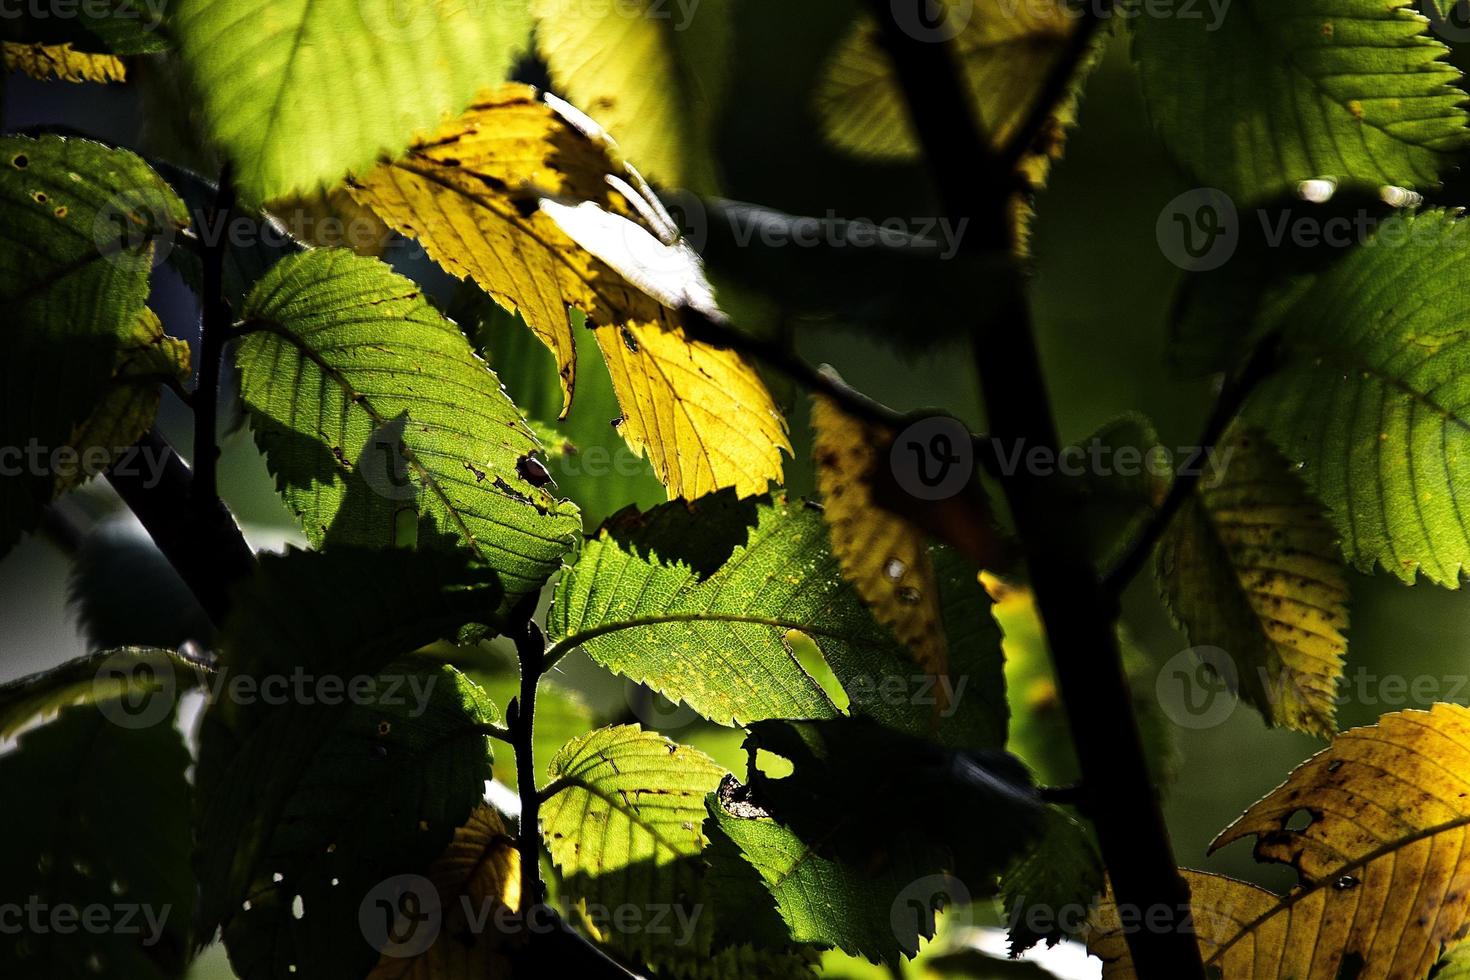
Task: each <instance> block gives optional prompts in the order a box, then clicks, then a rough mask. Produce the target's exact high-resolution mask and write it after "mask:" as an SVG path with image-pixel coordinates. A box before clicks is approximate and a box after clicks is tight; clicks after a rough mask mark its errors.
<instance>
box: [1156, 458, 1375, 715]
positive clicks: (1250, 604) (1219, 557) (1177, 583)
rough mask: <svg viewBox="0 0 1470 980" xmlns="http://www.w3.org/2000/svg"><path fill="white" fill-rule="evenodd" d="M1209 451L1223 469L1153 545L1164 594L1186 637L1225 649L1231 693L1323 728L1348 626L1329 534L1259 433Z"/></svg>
mask: <svg viewBox="0 0 1470 980" xmlns="http://www.w3.org/2000/svg"><path fill="white" fill-rule="evenodd" d="M1220 448H1221V450H1222V452H1223V453H1224V454H1225V455H1224V456H1223V457H1222V458H1223V459H1224V461H1225V470H1224V475H1223V476H1222V477H1221V478H1220V479H1219V482H1218V484H1216V485H1214V486H1210V485H1208V482H1207V483H1206V484H1205V485H1203V486H1202V487H1201V489H1200V490H1199V491H1198V492H1197V493H1196V494H1195V497H1194V499H1193V500H1191V501H1190V503H1189V504H1187V505H1186V506H1185V508H1184V509H1183V511H1182V512H1181V513H1180V514H1179V516H1178V518H1176V519H1175V521H1174V524H1173V526H1172V527H1171V528H1170V530H1169V533H1168V535H1167V536H1166V537H1165V538H1164V540H1163V541H1162V542H1161V544H1160V547H1159V579H1160V582H1161V584H1162V585H1163V588H1164V596H1165V598H1166V599H1167V600H1168V604H1169V608H1170V609H1171V610H1172V611H1173V613H1174V615H1175V616H1176V617H1177V619H1178V620H1179V622H1180V625H1182V626H1183V627H1184V631H1185V633H1186V634H1187V635H1188V636H1189V641H1190V642H1191V643H1193V644H1198V645H1204V646H1212V647H1218V648H1220V649H1222V650H1225V651H1226V652H1227V653H1229V655H1230V656H1231V657H1232V658H1234V663H1235V666H1236V668H1237V670H1236V673H1237V677H1236V678H1234V679H1233V680H1234V681H1236V686H1237V687H1238V690H1239V691H1240V693H1241V695H1242V696H1243V697H1244V698H1245V700H1246V701H1248V702H1250V703H1251V704H1253V705H1255V706H1256V707H1257V708H1259V709H1260V711H1261V713H1262V714H1263V715H1265V717H1266V720H1267V722H1269V723H1270V724H1273V725H1285V726H1287V727H1288V728H1294V729H1297V730H1298V731H1303V732H1309V733H1311V734H1314V735H1320V736H1322V737H1323V738H1327V737H1330V736H1331V735H1332V732H1333V731H1334V730H1335V728H1336V726H1335V724H1334V722H1333V718H1334V715H1335V714H1336V704H1335V699H1336V696H1337V682H1338V679H1339V678H1340V677H1341V676H1342V657H1343V653H1344V652H1345V651H1346V650H1347V640H1345V639H1344V638H1343V635H1342V633H1341V632H1340V631H1341V630H1343V629H1345V628H1346V627H1347V624H1348V611H1347V601H1348V588H1347V578H1346V574H1345V572H1344V569H1343V562H1342V552H1341V550H1340V549H1339V548H1338V544H1337V532H1336V531H1334V530H1333V528H1332V524H1331V523H1330V522H1329V521H1328V519H1327V517H1326V515H1325V514H1324V512H1323V509H1322V505H1321V504H1319V503H1317V501H1316V500H1314V499H1313V498H1312V496H1311V495H1310V494H1309V493H1308V491H1307V488H1306V486H1305V485H1304V484H1303V483H1302V482H1301V480H1300V479H1299V478H1298V477H1297V476H1296V474H1295V473H1293V472H1292V471H1291V466H1290V464H1289V463H1288V462H1287V461H1286V460H1285V459H1283V458H1282V457H1281V455H1280V454H1279V453H1278V452H1277V451H1276V449H1275V448H1274V447H1272V446H1271V445H1270V443H1268V442H1267V441H1266V439H1265V437H1264V436H1262V435H1261V434H1260V433H1257V432H1253V431H1249V430H1246V431H1241V432H1239V433H1237V434H1236V435H1234V436H1232V437H1231V438H1230V439H1229V440H1227V441H1226V442H1225V443H1224V444H1223V445H1222V446H1221V447H1220ZM1226 680H1227V681H1230V680H1232V678H1228V677H1227V678H1226Z"/></svg>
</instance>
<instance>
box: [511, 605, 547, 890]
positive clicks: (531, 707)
mask: <svg viewBox="0 0 1470 980" xmlns="http://www.w3.org/2000/svg"><path fill="white" fill-rule="evenodd" d="M515 642H516V654H517V656H518V659H519V660H520V663H521V691H520V695H519V696H518V697H517V698H516V699H515V701H513V702H511V705H510V709H509V710H508V711H507V716H508V717H507V719H506V720H507V721H508V722H509V725H510V729H509V734H510V738H511V744H512V745H514V746H515V757H516V783H517V786H518V788H519V791H520V797H521V823H520V832H519V834H518V836H517V842H516V843H517V846H518V847H519V849H520V853H521V909H522V910H523V912H525V913H526V914H528V915H529V914H530V911H531V910H532V909H535V908H537V907H538V906H540V905H541V904H542V903H543V902H544V901H545V900H546V894H545V892H546V889H545V885H544V884H543V883H542V881H541V794H540V793H538V792H537V790H536V748H535V746H536V687H537V685H538V684H539V683H540V681H541V675H542V674H544V673H545V672H546V637H545V636H544V635H543V634H542V632H541V628H540V627H539V626H537V625H536V624H535V622H533V621H531V620H530V619H529V618H527V620H526V624H525V627H524V628H523V629H522V630H521V631H520V632H519V633H518V634H517V635H516V637H515Z"/></svg>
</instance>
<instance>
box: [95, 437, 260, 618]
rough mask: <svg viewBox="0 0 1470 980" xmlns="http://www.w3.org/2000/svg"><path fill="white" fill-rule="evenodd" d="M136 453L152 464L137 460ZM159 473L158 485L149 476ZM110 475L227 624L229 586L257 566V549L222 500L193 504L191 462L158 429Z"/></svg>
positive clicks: (212, 612)
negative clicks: (186, 460) (138, 463)
mask: <svg viewBox="0 0 1470 980" xmlns="http://www.w3.org/2000/svg"><path fill="white" fill-rule="evenodd" d="M137 454H142V455H143V457H144V458H145V459H146V460H148V465H146V466H140V465H137V461H138V456H137ZM155 472H156V473H158V474H159V477H158V482H157V484H154V482H153V481H152V480H151V479H150V478H149V477H150V475H151V474H152V473H155ZM107 480H108V482H109V483H111V484H112V487H113V489H114V490H116V491H117V495H118V496H119V497H121V498H122V499H123V502H124V503H125V504H127V505H128V507H130V508H131V509H132V511H133V513H134V514H135V515H137V518H138V520H139V521H140V522H142V524H143V527H144V529H145V530H147V532H148V534H149V536H150V537H152V538H153V543H154V544H156V545H158V550H159V551H161V552H163V556H164V557H165V558H167V559H168V561H169V564H171V565H173V567H174V570H175V571H177V572H178V573H179V577H180V578H182V579H183V580H184V582H185V583H186V584H187V585H188V586H189V588H190V589H191V590H192V591H193V593H194V596H195V598H197V599H198V600H199V605H200V606H202V607H203V609H204V611H205V612H206V613H207V614H208V615H209V618H210V619H211V620H213V621H214V624H215V625H216V626H221V625H223V624H224V621H225V615H226V613H227V612H228V610H229V605H230V591H231V589H233V588H234V586H235V585H236V583H238V582H240V581H242V580H244V579H247V578H249V577H250V576H251V574H252V573H253V572H254V571H255V554H254V553H253V552H252V551H251V550H250V546H249V545H248V544H246V543H245V537H244V535H242V534H241V533H240V528H239V526H238V525H236V524H235V519H234V517H232V516H231V515H230V512H229V511H228V510H227V509H226V508H225V506H224V504H222V503H220V501H219V500H218V499H217V498H216V499H215V500H214V503H213V504H212V505H211V506H210V507H208V508H204V509H201V508H199V507H196V506H195V501H194V498H193V496H192V492H191V491H192V487H193V479H192V477H191V475H190V473H189V467H187V466H185V465H184V461H183V460H181V459H179V456H178V453H176V452H174V449H173V447H172V446H170V445H169V444H168V443H167V442H166V441H165V440H164V438H163V437H162V436H161V435H159V434H158V430H157V429H154V430H152V431H150V432H149V433H148V434H147V435H145V436H144V437H143V438H142V439H140V440H138V443H137V445H136V447H135V452H134V453H133V454H124V455H123V456H122V457H121V458H120V459H119V460H118V462H117V463H116V464H115V465H114V466H113V467H112V468H111V469H109V470H108V471H107Z"/></svg>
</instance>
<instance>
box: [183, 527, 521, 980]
mask: <svg viewBox="0 0 1470 980" xmlns="http://www.w3.org/2000/svg"><path fill="white" fill-rule="evenodd" d="M487 576H488V577H487ZM498 596H499V589H498V588H496V587H495V586H494V583H493V575H491V574H490V573H487V572H485V571H484V570H483V569H480V570H476V569H469V568H466V567H465V564H464V561H463V560H462V559H460V560H456V559H455V558H454V556H450V555H437V554H432V553H414V552H406V551H381V552H365V551H361V552H360V551H353V550H338V551H333V552H325V553H310V552H294V553H291V554H288V555H287V556H285V557H268V558H266V559H264V560H263V561H262V563H261V570H260V573H259V574H258V576H257V577H256V579H255V580H254V581H253V582H252V583H251V584H250V585H249V586H247V587H246V588H245V589H243V590H242V591H241V592H239V593H237V599H236V604H235V612H234V615H233V616H232V618H231V620H230V621H229V623H228V624H227V626H226V630H225V633H224V637H223V646H224V650H225V655H224V659H223V662H224V664H225V665H226V666H227V668H228V669H227V672H226V674H227V681H228V683H225V684H223V685H221V687H220V689H219V691H218V693H217V695H216V697H215V698H214V699H213V701H212V703H211V705H210V707H209V710H208V712H207V713H206V715H205V717H204V721H203V723H202V725H201V732H200V755H199V766H198V781H197V785H198V793H199V806H198V808H197V811H196V816H197V828H198V830H197V833H198V837H199V870H200V878H201V885H202V900H203V903H204V904H203V910H202V916H201V920H202V923H203V927H204V929H205V931H206V932H211V931H213V929H214V928H215V927H216V926H219V925H223V926H224V929H225V942H226V944H227V946H228V947H229V949H230V956H231V961H232V963H233V964H234V966H235V969H236V970H237V972H238V973H239V975H240V976H241V977H243V978H245V980H254V978H256V977H277V976H281V975H284V974H285V973H286V972H287V967H288V966H290V965H294V966H296V968H297V971H298V974H300V975H305V976H321V977H343V978H347V977H353V978H356V977H361V976H362V975H364V974H365V973H366V972H367V970H368V969H369V968H370V967H371V966H372V964H373V962H374V961H375V960H376V958H377V951H376V950H375V949H373V948H372V947H371V946H370V945H368V944H367V943H364V942H363V933H362V929H361V926H360V925H359V921H358V910H359V906H360V905H361V904H362V903H363V902H365V901H368V900H369V898H370V895H369V893H370V892H371V891H372V889H374V888H375V887H377V886H378V885H379V884H380V883H381V882H383V881H384V880H385V879H387V878H390V877H393V876H395V875H400V874H423V873H424V872H425V870H426V869H427V868H428V867H429V866H430V865H431V863H432V862H433V860H434V859H435V858H436V857H437V856H438V855H439V854H440V853H441V852H442V851H443V849H444V848H445V846H446V845H447V844H448V843H449V841H450V839H451V837H452V835H453V832H454V830H455V828H456V827H459V826H461V825H462V824H463V823H464V822H465V820H466V819H467V818H468V816H469V814H470V812H471V810H472V809H473V808H474V807H475V806H476V805H477V804H478V803H479V802H480V800H481V797H482V796H483V793H484V782H485V780H486V779H488V778H490V775H491V763H492V759H491V754H490V751H489V743H488V740H487V739H486V737H485V735H484V734H483V728H482V727H481V726H484V725H486V724H493V723H495V722H496V721H497V719H498V713H497V711H496V709H495V706H494V705H493V704H491V703H490V701H489V700H488V699H487V698H486V697H485V696H484V694H483V692H481V691H480V690H479V689H478V688H477V687H475V686H474V685H473V684H472V683H470V682H469V681H468V680H467V679H466V678H465V677H464V676H463V675H462V674H460V673H459V672H458V671H456V670H454V669H453V668H450V667H445V666H438V665H435V664H434V663H433V662H431V661H429V660H427V659H424V658H413V657H409V656H408V655H409V654H410V652H411V651H413V650H415V649H417V648H419V647H422V646H423V645H425V644H426V643H428V642H430V641H432V640H434V639H436V638H439V637H441V636H443V635H445V634H446V633H448V634H453V633H454V632H455V631H456V630H457V629H458V628H459V627H460V626H462V625H463V624H465V623H467V622H471V621H473V620H474V619H475V618H476V616H477V615H479V614H481V613H484V612H486V611H489V610H493V609H494V608H495V606H496V605H497V603H498ZM247 903H248V904H247Z"/></svg>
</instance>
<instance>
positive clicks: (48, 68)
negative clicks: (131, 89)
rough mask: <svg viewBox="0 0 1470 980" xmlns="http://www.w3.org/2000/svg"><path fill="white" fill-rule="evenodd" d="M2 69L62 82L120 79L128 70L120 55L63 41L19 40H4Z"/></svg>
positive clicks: (112, 80) (113, 80)
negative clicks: (59, 42)
mask: <svg viewBox="0 0 1470 980" xmlns="http://www.w3.org/2000/svg"><path fill="white" fill-rule="evenodd" d="M4 49H5V70H6V71H23V72H25V73H26V74H27V75H29V76H31V77H32V78H39V79H42V80H45V79H48V78H56V79H60V80H61V81H63V82H103V83H106V82H121V81H126V80H127V74H128V70H127V67H126V66H125V65H124V64H123V61H122V59H121V58H119V57H117V56H116V55H111V54H92V53H90V52H87V51H78V50H76V49H75V48H73V47H72V46H71V43H70V42H67V43H65V44H39V43H38V44H22V43H20V42H17V41H6V42H4Z"/></svg>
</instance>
